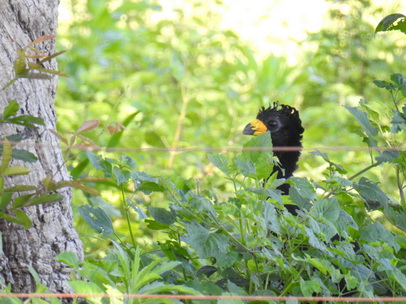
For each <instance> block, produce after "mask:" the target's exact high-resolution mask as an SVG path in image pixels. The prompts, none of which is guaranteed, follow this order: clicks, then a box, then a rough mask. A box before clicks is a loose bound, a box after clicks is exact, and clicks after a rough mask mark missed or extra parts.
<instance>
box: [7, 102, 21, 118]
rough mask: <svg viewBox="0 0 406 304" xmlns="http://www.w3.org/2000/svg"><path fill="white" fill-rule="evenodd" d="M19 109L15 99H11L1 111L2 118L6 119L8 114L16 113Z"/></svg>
mask: <svg viewBox="0 0 406 304" xmlns="http://www.w3.org/2000/svg"><path fill="white" fill-rule="evenodd" d="M19 109H20V106H19V105H18V103H17V101H15V100H11V101H10V102H9V103H8V105H7V106H6V108H5V109H4V111H3V118H4V119H6V118H8V117H10V116H14V115H16V114H17V111H18V110H19Z"/></svg>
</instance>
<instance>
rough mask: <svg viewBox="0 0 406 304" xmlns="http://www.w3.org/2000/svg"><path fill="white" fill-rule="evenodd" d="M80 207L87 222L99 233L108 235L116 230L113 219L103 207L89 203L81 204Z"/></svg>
mask: <svg viewBox="0 0 406 304" xmlns="http://www.w3.org/2000/svg"><path fill="white" fill-rule="evenodd" d="M78 209H79V212H80V214H81V215H82V217H83V219H84V220H85V222H86V223H87V224H88V225H89V226H90V227H92V229H93V230H94V231H96V232H97V233H102V234H103V235H104V236H108V235H110V234H111V233H113V232H114V228H113V225H112V223H111V219H110V218H109V216H108V215H107V214H106V212H104V210H103V209H101V208H94V207H92V206H89V205H83V206H79V207H78Z"/></svg>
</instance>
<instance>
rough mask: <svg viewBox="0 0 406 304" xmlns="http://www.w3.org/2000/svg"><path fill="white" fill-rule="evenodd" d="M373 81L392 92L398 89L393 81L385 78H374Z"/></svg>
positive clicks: (379, 86)
mask: <svg viewBox="0 0 406 304" xmlns="http://www.w3.org/2000/svg"><path fill="white" fill-rule="evenodd" d="M373 83H374V84H375V85H376V86H377V87H378V88H381V89H386V90H388V91H390V92H392V91H395V90H396V88H395V86H394V85H393V83H390V82H387V81H385V80H374V81H373Z"/></svg>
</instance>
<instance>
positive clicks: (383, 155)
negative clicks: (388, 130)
mask: <svg viewBox="0 0 406 304" xmlns="http://www.w3.org/2000/svg"><path fill="white" fill-rule="evenodd" d="M399 155H400V153H399V151H391V150H388V151H383V152H379V156H377V157H376V158H375V159H376V161H377V162H380V163H387V162H388V163H394V159H395V158H398V157H399Z"/></svg>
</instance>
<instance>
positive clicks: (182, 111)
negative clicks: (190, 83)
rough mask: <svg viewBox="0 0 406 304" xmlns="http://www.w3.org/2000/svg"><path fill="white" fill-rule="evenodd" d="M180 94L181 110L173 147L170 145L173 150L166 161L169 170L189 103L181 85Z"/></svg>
mask: <svg viewBox="0 0 406 304" xmlns="http://www.w3.org/2000/svg"><path fill="white" fill-rule="evenodd" d="M180 92H181V96H182V108H181V110H180V114H179V119H178V125H177V126H176V133H175V138H174V140H173V145H172V149H173V150H172V151H170V152H169V153H170V156H169V161H168V168H169V169H172V167H173V162H174V160H175V155H176V149H177V148H178V145H179V141H180V137H181V135H182V130H183V122H184V121H185V117H186V110H187V105H188V103H189V98H186V97H185V94H184V89H183V86H182V85H180Z"/></svg>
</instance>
